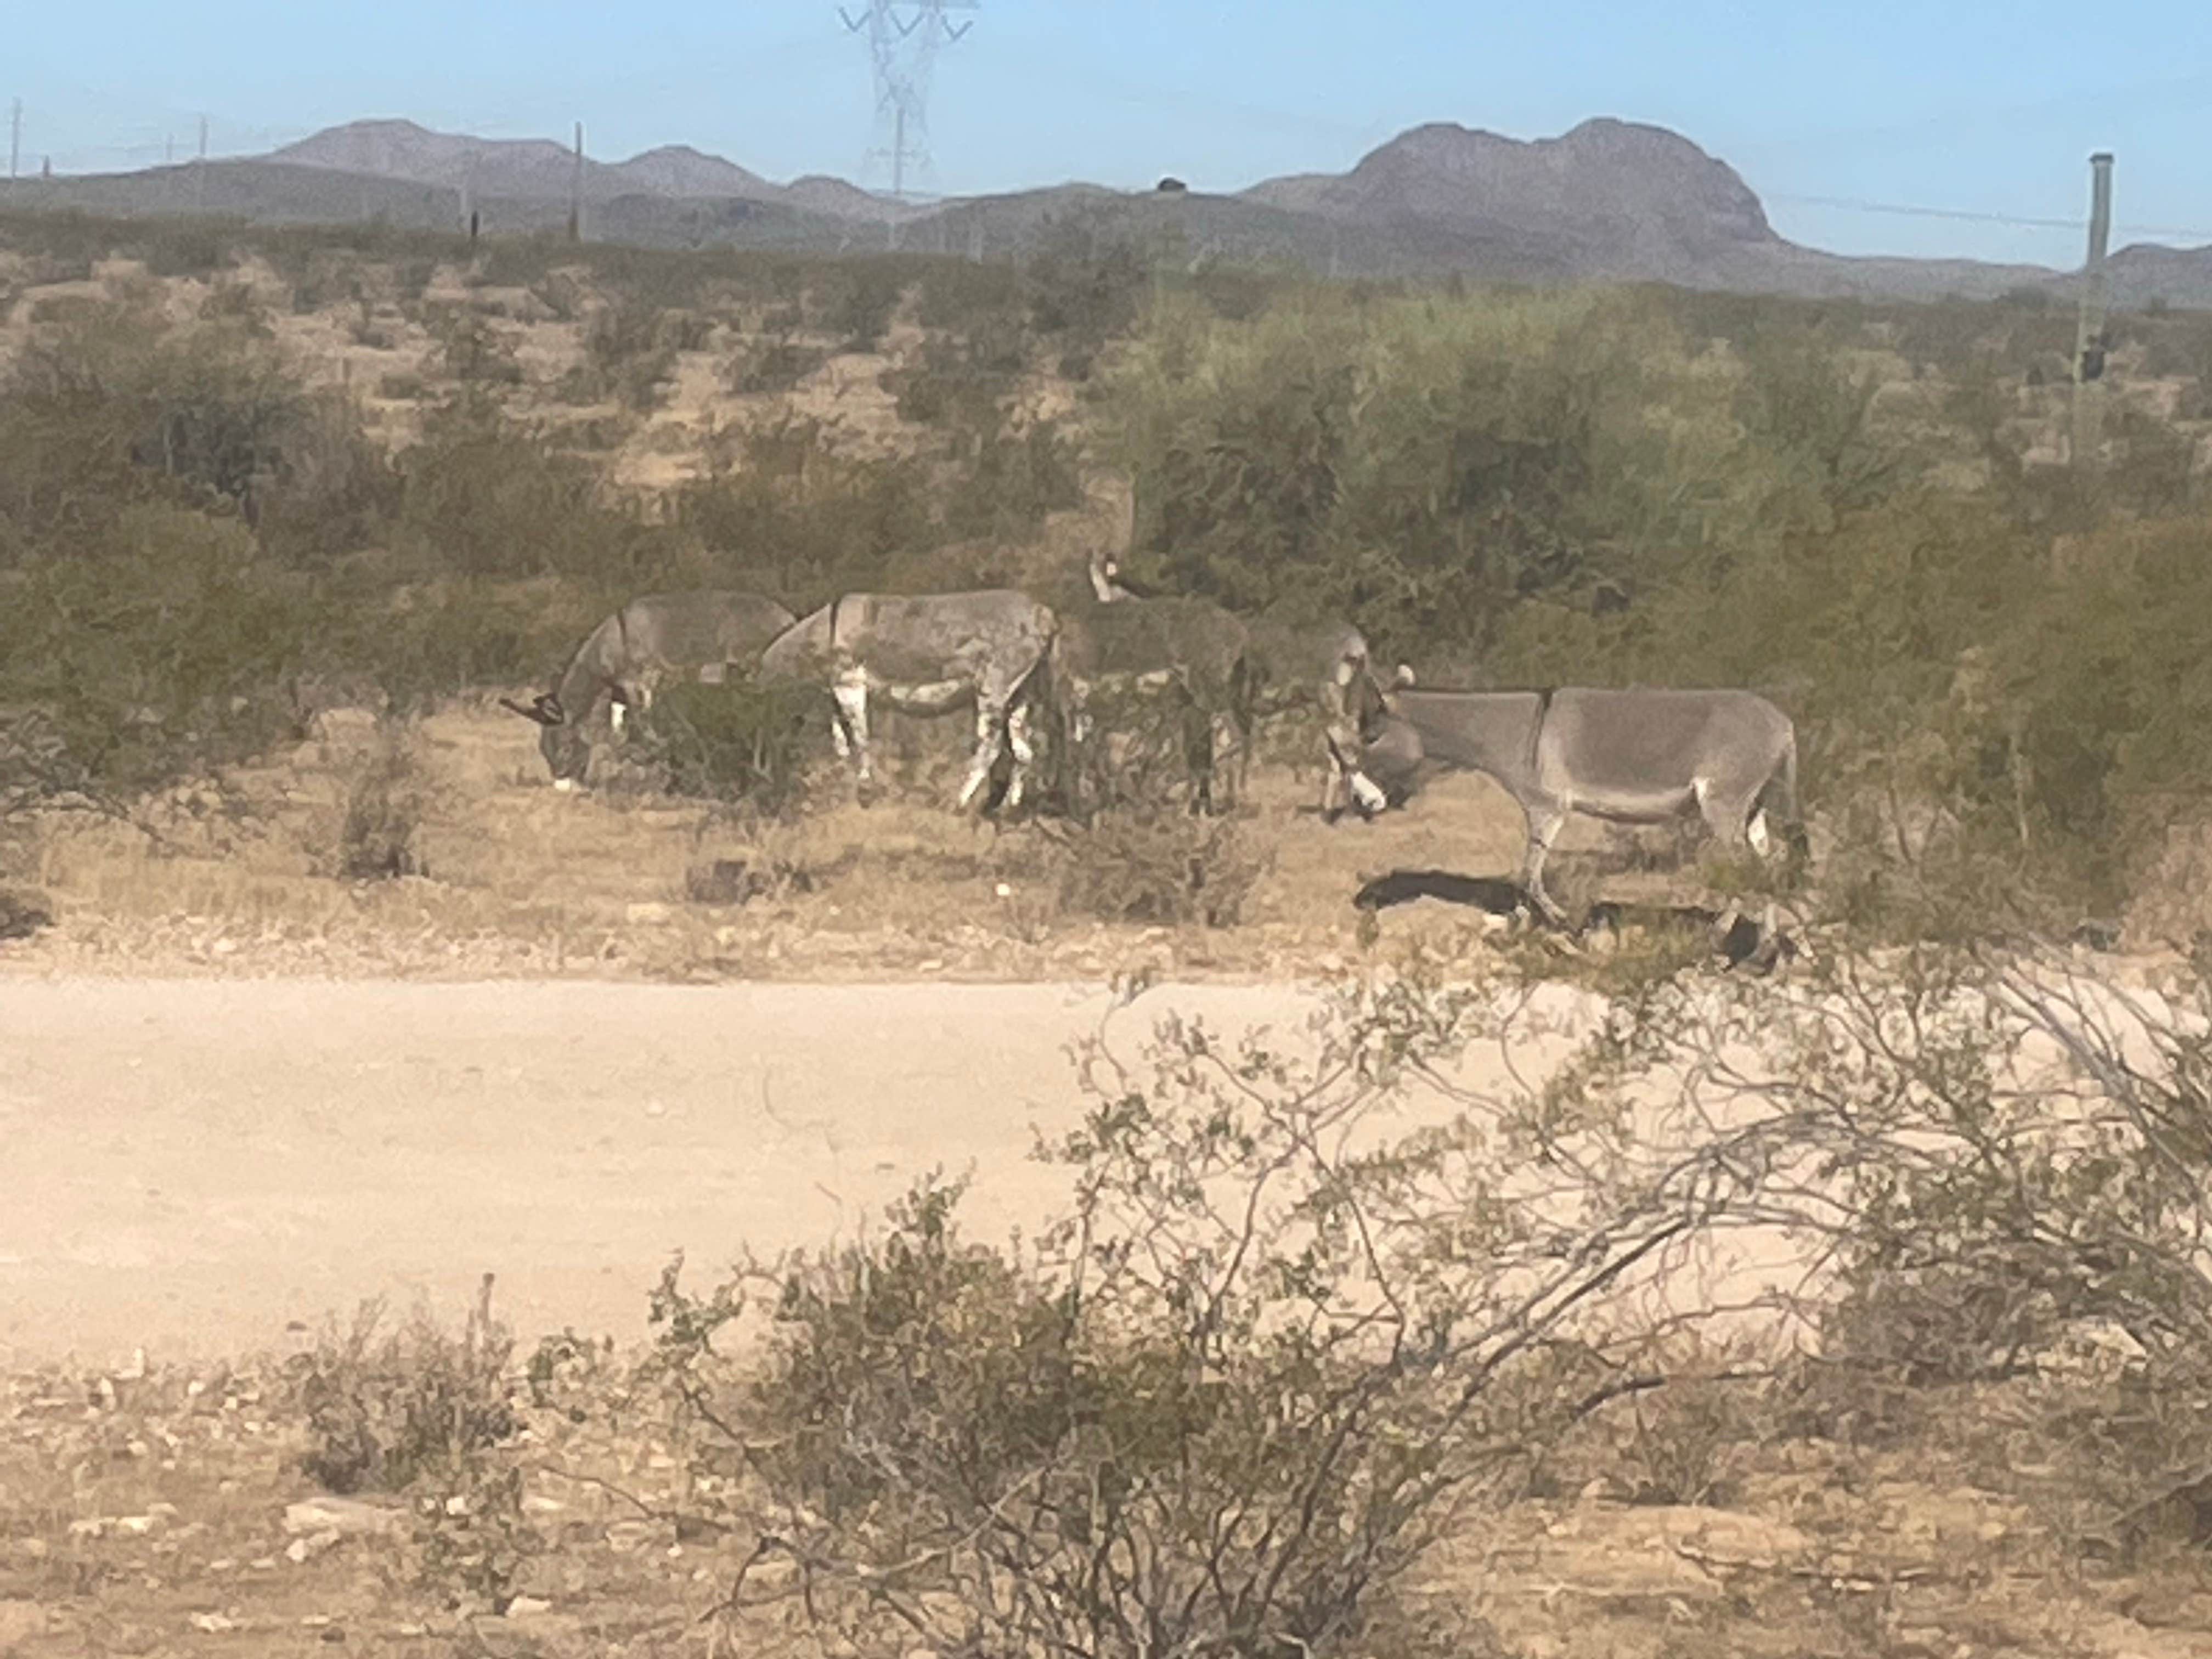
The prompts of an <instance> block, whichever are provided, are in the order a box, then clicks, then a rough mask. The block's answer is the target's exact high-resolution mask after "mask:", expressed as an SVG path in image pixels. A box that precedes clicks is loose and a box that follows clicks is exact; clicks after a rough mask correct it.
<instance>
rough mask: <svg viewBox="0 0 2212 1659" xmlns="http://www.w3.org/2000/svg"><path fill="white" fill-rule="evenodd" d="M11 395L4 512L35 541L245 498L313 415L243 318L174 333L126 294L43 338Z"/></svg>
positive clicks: (34, 341)
mask: <svg viewBox="0 0 2212 1659" xmlns="http://www.w3.org/2000/svg"><path fill="white" fill-rule="evenodd" d="M8 392H9V396H8V398H6V400H5V403H4V405H0V409H3V410H4V412H0V438H5V439H9V440H12V441H11V442H10V443H9V452H10V455H11V483H13V485H14V488H12V489H10V490H9V498H10V499H9V501H8V503H7V504H6V506H5V507H0V511H4V512H6V513H7V514H8V516H9V519H10V520H13V521H14V524H15V526H16V527H18V528H19V529H21V530H22V531H25V532H35V531H37V530H38V529H40V528H52V527H54V526H55V525H57V524H58V522H60V521H61V519H60V518H58V517H57V516H56V515H66V516H67V517H68V518H69V519H70V520H74V522H76V524H79V525H82V524H83V523H85V522H86V521H87V520H88V517H89V516H90V515H93V514H95V513H99V512H100V511H103V510H112V508H113V507H116V506H118V505H120V504H122V503H123V502H127V501H131V500H144V499H150V498H157V497H158V498H161V499H166V500H170V501H179V502H182V503H191V504H207V503H210V502H216V501H228V502H233V503H235V502H240V501H245V500H246V498H247V497H248V496H249V495H252V493H253V492H254V490H255V489H256V488H257V486H258V485H260V484H262V483H264V482H265V481H266V479H267V478H268V477H270V475H271V474H273V473H274V472H275V471H276V469H277V468H278V466H279V465H281V460H282V457H283V450H284V447H285V445H286V443H287V441H289V439H290V437H291V436H292V435H293V433H294V431H295V428H296V427H297V426H298V424H299V422H300V421H301V418H302V416H303V414H304V413H305V411H306V410H307V398H306V396H305V395H304V393H303V392H302V390H301V386H300V384H299V382H298V380H297V378H296V376H295V374H294V373H293V371H292V370H291V368H290V367H289V364H288V363H287V362H286V360H285V359H284V358H283V356H282V355H281V354H280V353H279V352H278V351H277V350H276V349H275V348H274V347H273V346H272V345H271V344H270V343H268V342H266V341H265V340H264V339H262V338H260V337H258V336H257V335H255V334H253V333H252V332H251V331H247V330H246V329H245V328H244V327H243V326H242V325H240V324H239V323H238V322H237V321H236V319H224V320H222V321H219V322H213V323H209V322H203V323H200V324H198V325H193V326H188V327H181V328H179V327H172V326H171V325H169V324H168V323H167V319H164V318H163V317H161V315H160V314H159V313H157V312H155V311H153V310H151V309H149V308H148V307H143V306H141V305H139V304H137V303H135V302H133V301H131V300H129V299H127V298H126V299H119V300H118V299H110V300H103V301H94V302H92V303H91V304H90V305H89V306H88V307H85V308H83V310H82V313H81V314H79V315H76V316H74V317H72V318H70V319H65V320H63V321H60V322H58V323H52V324H49V325H46V326H44V327H40V328H36V329H34V330H33V335H32V337H31V339H30V341H29V342H28V343H27V345H26V346H25V348H24V349H23V350H22V351H21V352H20V353H19V354H18V355H17V356H16V358H15V362H13V364H12V365H11V366H10V368H9V377H8Z"/></svg>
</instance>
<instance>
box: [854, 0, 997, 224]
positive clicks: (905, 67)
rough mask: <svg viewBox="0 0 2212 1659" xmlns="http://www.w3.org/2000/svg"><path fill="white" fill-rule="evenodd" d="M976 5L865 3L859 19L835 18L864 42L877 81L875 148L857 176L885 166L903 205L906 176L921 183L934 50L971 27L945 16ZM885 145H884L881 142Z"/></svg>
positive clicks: (962, 0) (945, 0) (897, 0)
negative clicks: (863, 37) (884, 163)
mask: <svg viewBox="0 0 2212 1659" xmlns="http://www.w3.org/2000/svg"><path fill="white" fill-rule="evenodd" d="M976 4H977V0H870V3H869V4H868V5H867V7H866V9H864V10H863V11H862V12H861V13H860V15H859V16H857V17H856V16H854V15H853V14H852V13H851V12H849V11H847V10H846V9H844V8H843V7H842V6H840V7H839V8H838V9H837V15H838V16H839V17H841V18H842V19H843V20H844V24H845V27H847V28H848V29H849V30H850V31H851V32H852V33H854V34H863V33H865V34H866V36H867V37H868V57H869V60H870V62H871V63H872V64H873V65H874V68H875V76H876V115H875V131H874V137H875V139H876V143H875V144H874V145H873V147H872V149H870V150H869V151H868V155H867V160H866V162H864V163H863V165H862V169H861V170H862V172H863V173H866V172H868V171H870V170H871V169H872V166H873V165H874V164H875V163H877V162H879V161H889V162H890V179H891V196H892V197H893V199H894V200H896V201H899V202H902V203H903V202H904V201H905V200H906V191H907V179H908V175H909V174H914V175H916V176H918V177H923V178H926V177H927V175H928V173H929V172H930V159H929V81H930V75H931V71H932V70H933V69H934V68H935V67H936V64H937V52H938V48H939V47H940V46H950V45H951V43H952V42H953V41H955V40H958V39H960V37H961V36H962V35H963V34H965V33H968V31H969V29H971V28H973V27H975V23H974V21H973V20H972V19H971V20H970V21H967V22H963V23H960V24H957V25H956V24H955V23H954V22H953V21H951V19H950V18H949V17H947V16H946V15H945V14H946V13H947V12H948V11H973V10H975V7H976ZM885 141H888V142H885Z"/></svg>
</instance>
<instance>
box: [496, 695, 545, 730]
mask: <svg viewBox="0 0 2212 1659" xmlns="http://www.w3.org/2000/svg"><path fill="white" fill-rule="evenodd" d="M499 706H500V707H501V708H504V709H507V711H508V712H510V713H512V714H520V715H521V716H522V718H523V719H525V720H530V721H532V722H534V723H535V724H537V725H539V726H544V725H545V724H546V720H545V716H544V713H543V712H542V711H541V710H538V709H536V708H524V707H523V706H522V705H521V704H520V703H519V702H515V700H514V699H513V697H501V699H500V700H499Z"/></svg>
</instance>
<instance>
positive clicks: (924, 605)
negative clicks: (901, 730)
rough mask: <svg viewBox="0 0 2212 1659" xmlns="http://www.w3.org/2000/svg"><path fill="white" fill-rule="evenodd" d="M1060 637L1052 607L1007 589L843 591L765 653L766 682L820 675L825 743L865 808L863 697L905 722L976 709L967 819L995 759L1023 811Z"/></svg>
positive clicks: (1009, 800)
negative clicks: (1044, 684)
mask: <svg viewBox="0 0 2212 1659" xmlns="http://www.w3.org/2000/svg"><path fill="white" fill-rule="evenodd" d="M1058 632H1059V621H1058V618H1057V617H1055V616H1054V613H1053V611H1052V610H1051V609H1050V607H1048V606H1046V605H1040V604H1038V603H1037V602H1036V600H1035V599H1030V597H1029V596H1028V595H1027V594H1025V593H1020V592H1016V591H1014V590H1013V589H1012V588H1010V587H992V588H978V589H976V590H975V591H973V592H965V593H929V594H922V595H918V596H914V597H908V596H905V595H899V594H889V593H847V594H845V595H843V596H842V597H841V598H838V599H832V600H831V601H830V602H829V604H828V605H823V607H822V608H821V609H820V610H818V611H814V612H812V613H811V615H809V616H807V617H804V618H802V619H801V620H799V622H796V623H793V624H792V625H791V626H790V627H789V628H787V629H785V630H784V631H783V632H782V633H781V634H780V635H777V637H776V638H775V640H773V641H770V642H769V647H768V648H767V649H766V650H765V651H764V652H763V653H761V663H760V672H761V675H762V678H764V679H769V680H779V679H811V678H819V679H821V680H823V681H825V682H827V684H829V690H830V692H831V695H832V696H835V698H836V705H837V708H836V720H835V721H834V722H833V723H832V725H831V726H830V737H831V739H832V740H833V741H834V742H835V743H836V746H837V753H838V756H839V757H840V758H841V759H844V760H848V761H849V762H851V763H852V764H853V767H854V783H855V786H856V787H857V788H858V789H859V791H860V798H861V799H862V800H863V801H864V802H865V801H866V799H868V798H869V796H870V794H871V793H872V787H873V783H874V774H873V767H872V761H871V758H870V756H869V753H868V700H869V698H870V697H871V696H876V697H879V698H881V699H882V700H883V701H884V702H888V703H889V704H890V706H891V707H892V708H896V709H897V710H899V711H900V712H902V713H903V714H923V715H934V714H950V713H951V711H952V710H954V709H956V708H969V707H973V708H974V709H975V757H974V758H973V760H972V761H971V762H970V763H969V769H968V775H967V777H966V778H965V779H964V780H963V782H962V783H961V786H960V794H959V799H958V803H957V805H958V806H959V808H960V810H962V811H966V810H967V808H968V806H969V804H970V803H971V802H972V801H974V799H975V797H976V795H977V793H979V792H980V791H981V789H982V787H983V786H984V785H985V783H987V781H989V779H990V776H991V773H992V769H993V768H994V766H996V764H997V763H998V762H999V760H1000V757H1002V756H1006V755H1009V754H1011V756H1012V761H1013V772H1012V779H1011V781H1009V783H1008V784H1007V787H1006V799H1005V800H1004V802H1003V805H1006V807H1007V808H1009V809H1011V808H1013V807H1016V806H1018V805H1020V804H1021V800H1022V796H1023V793H1024V789H1025V788H1026V786H1027V783H1028V778H1029V773H1030V768H1031V766H1032V764H1033V763H1034V762H1035V759H1036V750H1035V748H1034V746H1033V745H1032V744H1031V743H1030V732H1029V703H1030V698H1031V697H1032V696H1034V695H1035V693H1036V690H1037V686H1038V682H1039V681H1040V680H1041V679H1042V677H1043V673H1044V671H1045V665H1046V662H1047V659H1048V657H1049V655H1050V653H1051V651H1052V648H1053V642H1054V639H1055V637H1056V636H1057V634H1058Z"/></svg>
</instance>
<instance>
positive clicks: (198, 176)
mask: <svg viewBox="0 0 2212 1659" xmlns="http://www.w3.org/2000/svg"><path fill="white" fill-rule="evenodd" d="M192 208H193V210H194V211H195V212H199V213H204V212H206V211H207V117H206V116H204V115H203V116H201V117H200V164H199V166H198V167H195V168H194V169H193V170H192Z"/></svg>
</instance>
